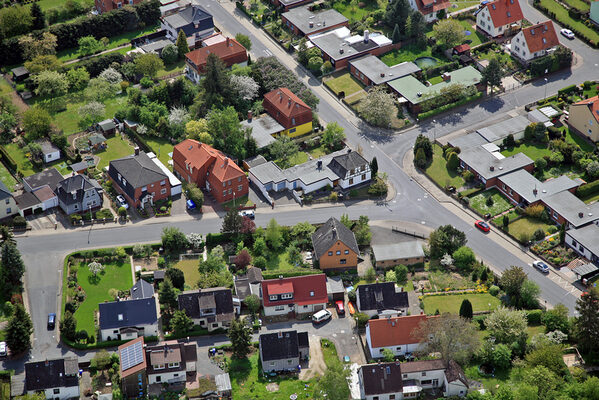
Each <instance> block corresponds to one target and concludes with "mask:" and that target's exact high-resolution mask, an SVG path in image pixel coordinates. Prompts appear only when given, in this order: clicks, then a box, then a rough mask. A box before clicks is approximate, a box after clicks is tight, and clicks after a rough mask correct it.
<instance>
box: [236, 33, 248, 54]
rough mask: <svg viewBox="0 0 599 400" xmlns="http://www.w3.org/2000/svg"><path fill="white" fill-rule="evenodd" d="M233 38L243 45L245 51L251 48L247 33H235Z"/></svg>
mask: <svg viewBox="0 0 599 400" xmlns="http://www.w3.org/2000/svg"><path fill="white" fill-rule="evenodd" d="M235 40H237V41H238V42H239V44H241V45H242V46H243V47H245V49H246V50H247V51H250V50H251V49H252V41H251V40H250V38H249V37H248V36H247V35H244V34H243V33H238V34H237V35H235Z"/></svg>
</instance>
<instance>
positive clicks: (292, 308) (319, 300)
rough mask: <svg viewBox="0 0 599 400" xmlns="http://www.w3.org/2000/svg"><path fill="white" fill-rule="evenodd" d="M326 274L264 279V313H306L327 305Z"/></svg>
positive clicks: (292, 315) (266, 314)
mask: <svg viewBox="0 0 599 400" xmlns="http://www.w3.org/2000/svg"><path fill="white" fill-rule="evenodd" d="M327 301H328V297H327V283H326V275H325V274H318V275H304V276H295V277H291V278H278V279H268V280H263V281H262V306H263V307H264V315H265V316H267V317H270V316H273V315H290V316H291V317H294V316H295V315H305V314H312V313H314V312H316V311H320V310H324V309H326V307H327Z"/></svg>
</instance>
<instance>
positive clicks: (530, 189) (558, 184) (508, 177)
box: [496, 169, 583, 207]
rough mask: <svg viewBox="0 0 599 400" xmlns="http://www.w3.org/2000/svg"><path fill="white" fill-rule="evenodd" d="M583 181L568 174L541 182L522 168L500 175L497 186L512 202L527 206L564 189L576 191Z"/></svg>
mask: <svg viewBox="0 0 599 400" xmlns="http://www.w3.org/2000/svg"><path fill="white" fill-rule="evenodd" d="M582 183H583V181H582V180H581V179H576V180H573V179H570V178H569V177H568V176H566V175H562V176H559V177H557V178H552V179H548V180H546V181H544V182H541V181H539V180H538V179H537V178H535V177H534V176H533V175H531V174H530V173H529V172H528V171H526V170H524V169H520V170H517V171H513V172H510V173H509V174H505V175H503V176H500V177H499V178H498V179H497V185H496V186H497V189H499V190H500V191H501V192H502V193H503V194H504V195H505V196H506V197H507V198H508V199H509V200H510V201H511V202H512V204H515V205H517V204H520V205H522V206H523V207H525V206H528V205H530V204H538V203H539V202H540V201H542V200H543V199H545V198H548V197H549V196H552V195H553V194H556V193H560V192H563V191H569V192H571V193H575V192H576V189H577V188H578V187H579V186H580V185H581V184H582Z"/></svg>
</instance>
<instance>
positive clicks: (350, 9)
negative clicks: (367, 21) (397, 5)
mask: <svg viewBox="0 0 599 400" xmlns="http://www.w3.org/2000/svg"><path fill="white" fill-rule="evenodd" d="M386 4H387V3H386V2H384V1H380V0H377V1H370V2H366V3H364V2H360V3H357V2H353V1H352V2H349V1H337V2H335V3H334V4H333V8H334V9H335V10H337V11H338V12H340V13H341V14H343V16H345V18H347V19H348V20H349V21H350V23H353V22H356V21H361V20H362V19H363V18H364V17H365V16H366V17H368V16H369V15H370V14H371V13H372V12H373V11H376V10H378V9H379V8H380V9H385V7H386ZM360 5H364V7H360Z"/></svg>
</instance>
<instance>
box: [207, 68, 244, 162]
mask: <svg viewBox="0 0 599 400" xmlns="http://www.w3.org/2000/svg"><path fill="white" fill-rule="evenodd" d="M207 79H208V78H204V80H202V82H205V81H206V80H207ZM207 125H208V132H209V133H210V135H211V136H212V138H213V139H214V147H215V148H217V149H219V150H221V151H222V152H224V153H225V154H229V155H231V156H233V157H235V158H237V159H238V160H242V159H244V158H245V154H246V150H245V148H244V143H245V132H244V130H243V129H242V127H241V123H240V122H239V118H238V116H237V111H236V110H235V108H233V107H231V106H229V107H226V108H223V109H213V110H211V111H210V112H209V113H208V116H207ZM231 162H232V161H231Z"/></svg>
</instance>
